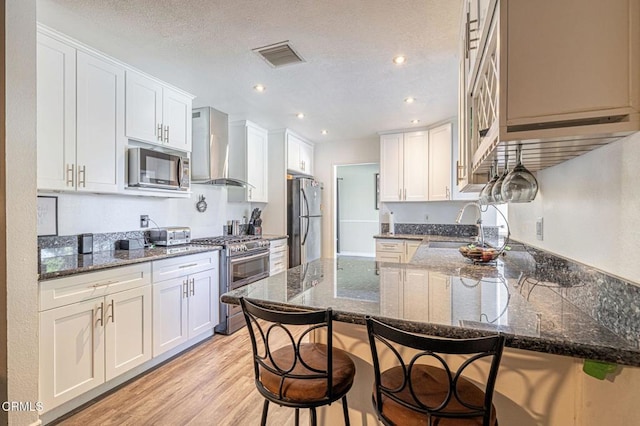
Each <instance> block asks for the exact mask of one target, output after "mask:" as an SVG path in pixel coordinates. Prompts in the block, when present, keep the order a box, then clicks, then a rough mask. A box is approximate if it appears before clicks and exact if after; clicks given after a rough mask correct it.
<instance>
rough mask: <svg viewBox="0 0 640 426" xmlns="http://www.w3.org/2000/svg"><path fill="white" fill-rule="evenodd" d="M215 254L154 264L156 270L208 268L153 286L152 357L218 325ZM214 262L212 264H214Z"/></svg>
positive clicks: (217, 269)
mask: <svg viewBox="0 0 640 426" xmlns="http://www.w3.org/2000/svg"><path fill="white" fill-rule="evenodd" d="M217 259H218V253H217V252H207V253H204V254H200V255H192V256H183V257H179V258H173V259H166V260H160V261H156V262H153V271H154V277H155V276H156V273H157V271H162V272H163V273H164V274H167V273H168V272H167V271H170V270H175V271H180V270H184V271H185V272H187V271H189V270H190V269H191V270H193V269H201V268H203V267H206V266H203V265H208V269H205V270H203V271H200V272H194V273H191V274H184V275H182V276H178V277H175V278H171V279H168V280H165V281H161V282H154V283H153V356H154V357H155V356H158V355H160V354H162V353H164V352H166V351H168V350H170V349H173V348H175V347H176V346H178V345H180V344H182V343H184V342H186V341H188V340H189V339H191V338H193V337H195V336H197V335H199V334H202V333H204V332H206V331H209V330H212V329H213V328H214V327H215V326H216V325H217V324H218V322H219V316H220V315H219V312H218V307H219V302H218V293H219V284H218V283H219V268H218V265H217ZM214 260H215V262H214Z"/></svg>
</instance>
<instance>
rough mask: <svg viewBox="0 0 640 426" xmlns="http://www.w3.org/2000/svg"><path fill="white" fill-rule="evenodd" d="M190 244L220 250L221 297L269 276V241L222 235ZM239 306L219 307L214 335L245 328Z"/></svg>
mask: <svg viewBox="0 0 640 426" xmlns="http://www.w3.org/2000/svg"><path fill="white" fill-rule="evenodd" d="M191 243H192V244H200V245H215V246H222V248H223V250H222V253H221V257H220V294H222V293H227V292H229V291H231V290H235V289H237V288H239V287H242V286H245V285H247V284H250V283H252V282H255V281H258V280H261V279H263V278H266V277H268V276H269V240H265V239H262V238H261V237H258V236H254V235H238V236H236V235H224V236H220V237H211V238H196V239H193V240H191ZM244 325H245V322H244V317H243V316H242V309H241V308H240V306H239V305H237V306H236V305H227V304H226V303H221V304H220V324H219V325H218V326H217V327H216V332H218V333H222V334H231V333H233V332H235V331H237V330H239V329H241V328H242V327H244Z"/></svg>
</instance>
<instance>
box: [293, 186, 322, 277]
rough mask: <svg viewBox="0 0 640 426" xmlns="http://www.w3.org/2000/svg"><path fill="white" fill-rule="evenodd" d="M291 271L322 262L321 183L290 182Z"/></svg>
mask: <svg viewBox="0 0 640 426" xmlns="http://www.w3.org/2000/svg"><path fill="white" fill-rule="evenodd" d="M287 235H288V236H289V241H288V243H289V268H293V267H294V266H298V265H300V264H302V263H308V262H312V261H314V260H316V259H319V258H320V256H321V253H322V184H321V183H320V182H318V181H315V180H313V179H308V178H296V179H289V180H287Z"/></svg>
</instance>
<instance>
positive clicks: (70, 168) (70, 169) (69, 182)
mask: <svg viewBox="0 0 640 426" xmlns="http://www.w3.org/2000/svg"><path fill="white" fill-rule="evenodd" d="M74 168H75V164H67V169H66V173H67V182H66V185H67V186H73V178H74V173H73V170H74Z"/></svg>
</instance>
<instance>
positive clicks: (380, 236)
mask: <svg viewBox="0 0 640 426" xmlns="http://www.w3.org/2000/svg"><path fill="white" fill-rule="evenodd" d="M373 238H375V239H385V240H417V241H423V242H425V243H426V242H429V241H452V242H458V241H459V242H460V243H470V242H473V241H475V240H476V237H458V236H448V235H431V234H376V235H374V236H373ZM460 245H462V244H460Z"/></svg>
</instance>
